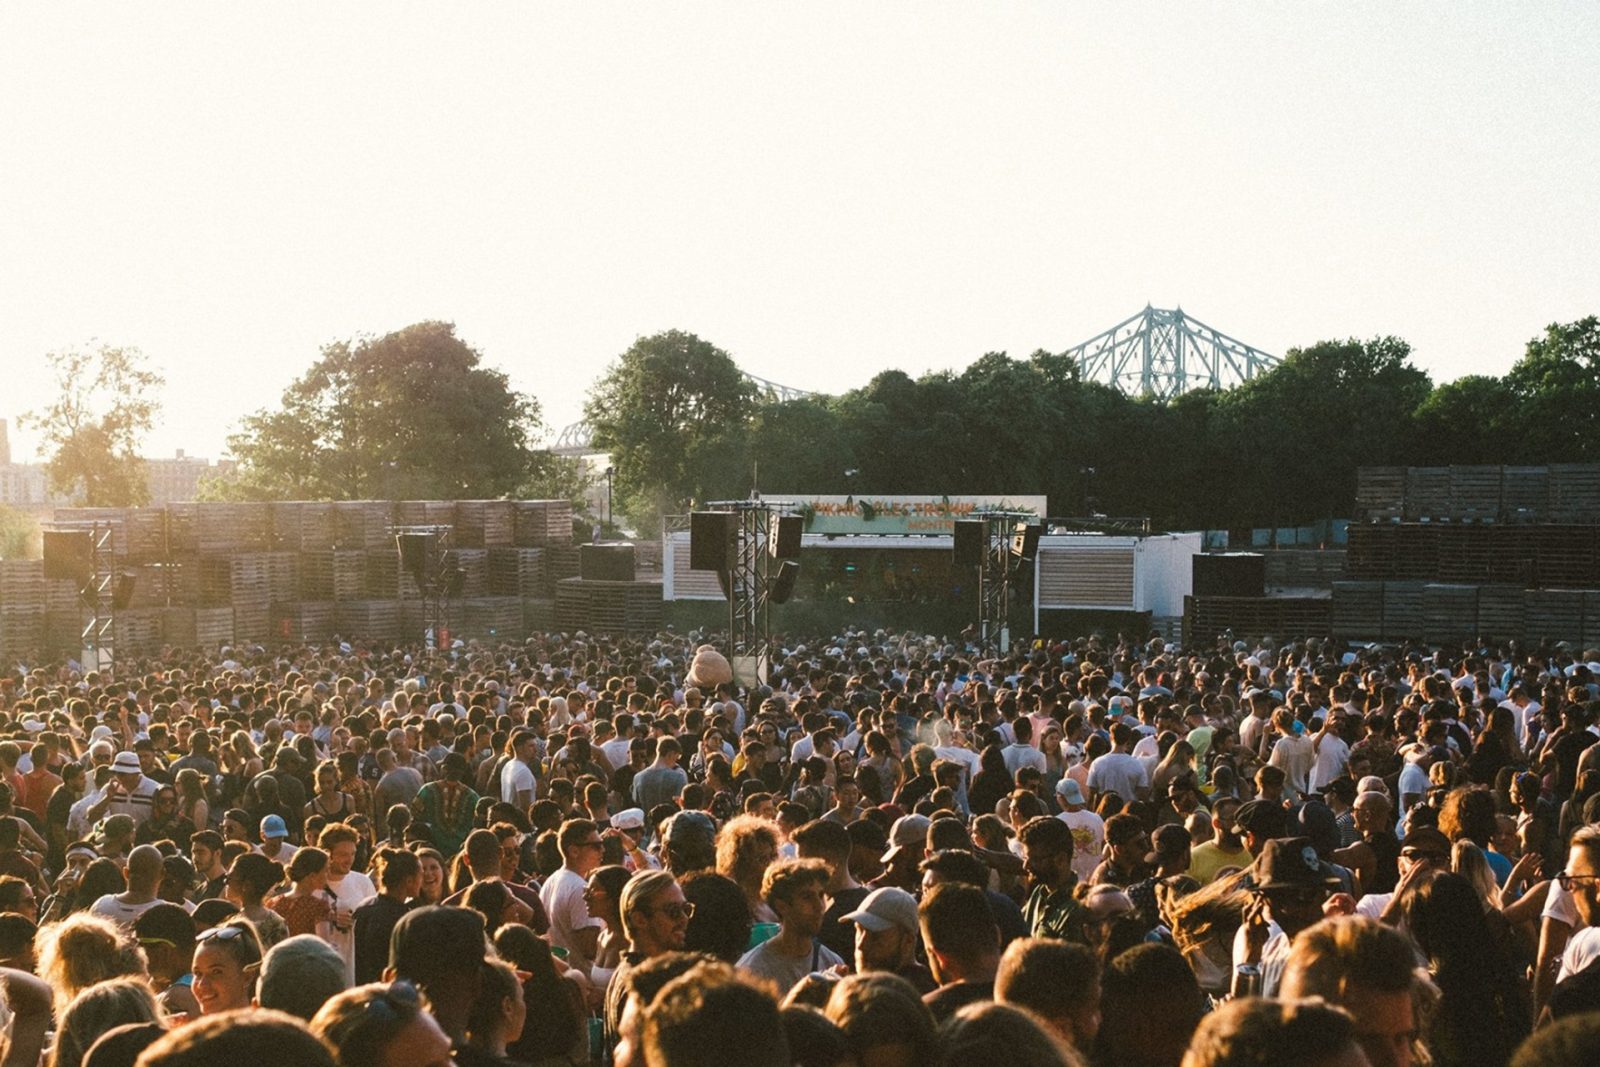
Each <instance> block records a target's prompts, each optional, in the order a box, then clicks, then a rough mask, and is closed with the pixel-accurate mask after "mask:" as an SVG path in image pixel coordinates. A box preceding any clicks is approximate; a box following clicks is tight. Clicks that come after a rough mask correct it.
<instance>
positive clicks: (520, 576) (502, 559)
mask: <svg viewBox="0 0 1600 1067" xmlns="http://www.w3.org/2000/svg"><path fill="white" fill-rule="evenodd" d="M543 591H544V549H542V548H514V547H504V546H497V547H495V548H491V549H489V592H490V594H491V595H493V596H519V597H536V596H538V595H540V593H542V592H543Z"/></svg>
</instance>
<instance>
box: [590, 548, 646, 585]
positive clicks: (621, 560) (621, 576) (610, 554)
mask: <svg viewBox="0 0 1600 1067" xmlns="http://www.w3.org/2000/svg"><path fill="white" fill-rule="evenodd" d="M578 577H579V578H582V579H583V580H584V581H586V582H631V581H633V546H632V545H630V544H615V545H579V546H578Z"/></svg>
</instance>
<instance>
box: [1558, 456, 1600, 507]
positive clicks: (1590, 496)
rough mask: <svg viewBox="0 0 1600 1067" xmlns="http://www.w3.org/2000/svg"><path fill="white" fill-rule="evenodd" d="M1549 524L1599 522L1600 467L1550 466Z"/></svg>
mask: <svg viewBox="0 0 1600 1067" xmlns="http://www.w3.org/2000/svg"><path fill="white" fill-rule="evenodd" d="M1550 521H1551V522H1596V521H1600V464H1594V463H1558V464H1552V465H1551V467H1550Z"/></svg>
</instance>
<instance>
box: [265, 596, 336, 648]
mask: <svg viewBox="0 0 1600 1067" xmlns="http://www.w3.org/2000/svg"><path fill="white" fill-rule="evenodd" d="M337 614H338V605H337V604H335V603H333V601H331V600H297V601H294V602H293V603H288V604H274V605H273V606H272V636H273V639H274V640H277V641H290V642H294V643H297V644H298V643H300V642H310V643H321V642H324V641H330V640H332V639H333V635H334V631H335V630H336V629H337V626H336V620H337Z"/></svg>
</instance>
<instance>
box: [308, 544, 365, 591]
mask: <svg viewBox="0 0 1600 1067" xmlns="http://www.w3.org/2000/svg"><path fill="white" fill-rule="evenodd" d="M366 575H367V554H366V553H365V552H362V551H360V550H355V549H328V550H325V551H316V552H303V553H301V555H300V596H301V597H302V598H304V599H306V600H360V599H361V598H362V597H363V596H364V595H365V593H366V586H367V577H366Z"/></svg>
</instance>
